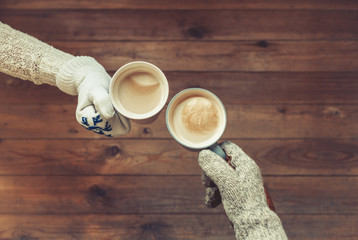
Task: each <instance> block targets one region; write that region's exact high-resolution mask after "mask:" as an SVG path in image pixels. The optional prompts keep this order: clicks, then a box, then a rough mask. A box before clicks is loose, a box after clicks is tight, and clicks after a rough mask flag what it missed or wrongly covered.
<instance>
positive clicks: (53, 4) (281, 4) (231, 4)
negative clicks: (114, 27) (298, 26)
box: [0, 0, 357, 10]
mask: <svg viewBox="0 0 358 240" xmlns="http://www.w3.org/2000/svg"><path fill="white" fill-rule="evenodd" d="M0 5H1V7H2V8H4V9H27V10H29V9H97V10H103V9H162V10H168V9H282V10H289V9H344V10H355V9H357V4H356V2H355V1H354V0H330V1H325V0H315V1H311V0H301V1H285V0H272V1H270V2H267V1H265V0H257V1H251V0H243V1H235V0H222V1H220V2H217V1H207V0H197V1H195V2H193V1H190V0H173V1H170V2H168V1H165V0H153V1H151V2H150V3H149V2H148V1H146V0H134V1H133V0H123V1H116V0H108V1H100V2H97V1H96V2H95V3H94V2H93V1H91V0H81V1H80V0H63V1H46V0H33V1H31V2H29V1H26V0H17V1H12V0H0Z"/></svg>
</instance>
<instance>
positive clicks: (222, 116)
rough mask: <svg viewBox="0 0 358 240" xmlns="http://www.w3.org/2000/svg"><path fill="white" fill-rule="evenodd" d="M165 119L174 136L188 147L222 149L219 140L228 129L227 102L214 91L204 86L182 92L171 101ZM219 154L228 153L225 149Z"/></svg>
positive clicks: (191, 148) (195, 149)
mask: <svg viewBox="0 0 358 240" xmlns="http://www.w3.org/2000/svg"><path fill="white" fill-rule="evenodd" d="M165 119H166V125H167V128H168V130H169V133H170V134H171V136H172V137H173V138H174V139H175V140H176V141H177V142H178V143H179V144H181V145H182V146H184V147H185V148H187V149H189V150H192V151H197V150H201V149H205V148H210V149H212V150H213V151H214V152H216V153H218V152H217V151H220V150H221V148H220V147H219V146H218V145H217V141H218V140H219V139H220V138H221V136H222V135H223V133H224V131H225V128H226V122H227V117H226V111H225V107H224V105H223V103H222V102H221V101H220V99H219V98H218V97H217V96H216V95H215V94H213V93H212V92H210V91H208V90H205V89H202V88H189V89H185V90H183V91H181V92H179V93H178V94H176V95H175V96H174V97H173V98H172V100H171V101H170V102H169V104H168V107H167V111H166V115H165ZM218 154H219V155H220V156H223V157H224V156H225V153H223V151H222V150H221V152H220V153H218Z"/></svg>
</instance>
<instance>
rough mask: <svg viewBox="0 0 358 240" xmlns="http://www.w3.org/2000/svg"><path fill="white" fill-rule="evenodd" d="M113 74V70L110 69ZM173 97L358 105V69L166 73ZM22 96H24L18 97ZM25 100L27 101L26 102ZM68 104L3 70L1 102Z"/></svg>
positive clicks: (74, 99) (68, 99) (64, 98)
mask: <svg viewBox="0 0 358 240" xmlns="http://www.w3.org/2000/svg"><path fill="white" fill-rule="evenodd" d="M109 74H110V76H113V74H114V72H109ZM165 75H166V77H167V79H168V82H169V86H170V95H169V99H171V98H172V97H173V96H174V95H175V94H176V93H178V92H179V91H181V90H183V89H186V88H190V87H201V88H205V89H208V90H209V91H212V92H215V94H216V95H217V96H219V98H220V99H221V100H222V101H223V102H225V103H227V104H239V105H251V104H347V103H348V104H357V103H358V81H357V80H356V79H357V78H358V72H334V73H330V72H272V73H268V72H262V73H258V72H249V73H248V72H212V73H209V72H165ZM19 96H21V97H19ZM24 100H25V101H24ZM43 103H46V104H61V105H62V104H69V103H73V104H76V103H77V97H73V96H70V95H67V94H65V93H63V92H61V91H60V90H58V89H57V88H56V87H53V86H49V85H40V86H38V85H35V84H33V83H32V82H29V81H23V80H20V79H17V78H13V77H10V76H8V75H5V74H3V73H0V104H43Z"/></svg>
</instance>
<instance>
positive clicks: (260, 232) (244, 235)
mask: <svg viewBox="0 0 358 240" xmlns="http://www.w3.org/2000/svg"><path fill="white" fill-rule="evenodd" d="M221 147H222V148H223V149H224V151H225V152H226V154H227V155H228V156H230V157H231V164H232V165H233V166H234V167H235V169H236V170H234V169H233V168H232V167H231V166H230V165H229V164H228V163H227V162H225V161H224V160H223V159H222V158H221V157H219V156H218V155H216V154H215V153H213V152H212V151H210V150H202V151H201V152H200V153H199V159H198V161H199V165H200V166H201V168H202V169H203V171H204V173H205V174H206V175H207V176H208V177H209V178H210V179H211V180H212V181H213V182H214V183H215V184H216V185H217V187H218V188H219V191H220V194H221V198H222V203H223V206H224V209H225V212H226V214H227V216H228V218H229V219H230V221H231V222H232V223H233V225H234V230H235V234H236V239H238V240H239V239H245V240H257V239H270V240H286V239H287V236H286V234H285V231H284V230H283V227H282V223H281V221H280V219H279V217H278V216H277V215H276V213H275V212H273V211H271V210H270V208H269V207H268V205H267V201H266V195H265V192H264V187H263V180H262V176H261V171H260V169H259V167H258V166H257V165H256V163H255V162H254V161H253V160H252V159H251V158H250V157H249V156H248V155H246V153H244V152H243V151H242V149H241V148H239V147H238V146H237V145H235V144H233V143H231V142H224V143H223V144H222V145H221Z"/></svg>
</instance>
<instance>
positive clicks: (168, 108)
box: [165, 87, 227, 150]
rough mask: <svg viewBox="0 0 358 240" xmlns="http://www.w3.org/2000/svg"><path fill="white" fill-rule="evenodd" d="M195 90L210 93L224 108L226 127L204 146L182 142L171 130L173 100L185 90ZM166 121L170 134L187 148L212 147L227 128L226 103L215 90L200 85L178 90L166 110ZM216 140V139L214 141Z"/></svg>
mask: <svg viewBox="0 0 358 240" xmlns="http://www.w3.org/2000/svg"><path fill="white" fill-rule="evenodd" d="M195 90H199V91H203V92H206V93H208V94H209V95H210V96H212V97H214V98H215V99H216V100H217V102H218V103H219V104H220V106H221V108H222V110H223V113H224V114H223V116H224V119H223V125H224V127H223V128H222V129H221V131H220V132H219V134H218V135H217V137H215V138H213V141H212V142H210V143H209V144H206V145H203V146H190V145H188V144H186V143H184V142H182V141H181V140H180V139H179V138H177V137H176V136H175V135H174V134H173V131H172V130H171V128H170V124H169V111H170V106H171V105H172V104H173V102H174V101H175V99H177V98H178V97H179V96H180V95H182V94H183V93H185V92H188V91H195ZM165 123H166V125H167V128H168V131H169V133H170V135H171V136H172V137H173V138H174V140H175V141H177V142H178V143H179V144H180V145H182V146H183V147H185V148H187V149H189V150H190V149H192V150H201V149H206V148H209V147H211V146H212V145H214V144H215V143H216V142H217V141H218V140H219V139H220V138H221V137H222V135H223V134H224V132H225V129H226V124H227V115H226V109H225V106H224V104H223V103H222V101H221V100H220V98H219V97H218V96H216V94H214V93H213V92H211V91H209V90H207V89H204V88H199V87H193V88H187V89H184V90H182V91H180V92H178V93H177V94H175V95H174V97H173V98H172V99H171V100H170V102H169V104H168V106H167V110H166V113H165ZM214 140H215V141H214Z"/></svg>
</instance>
